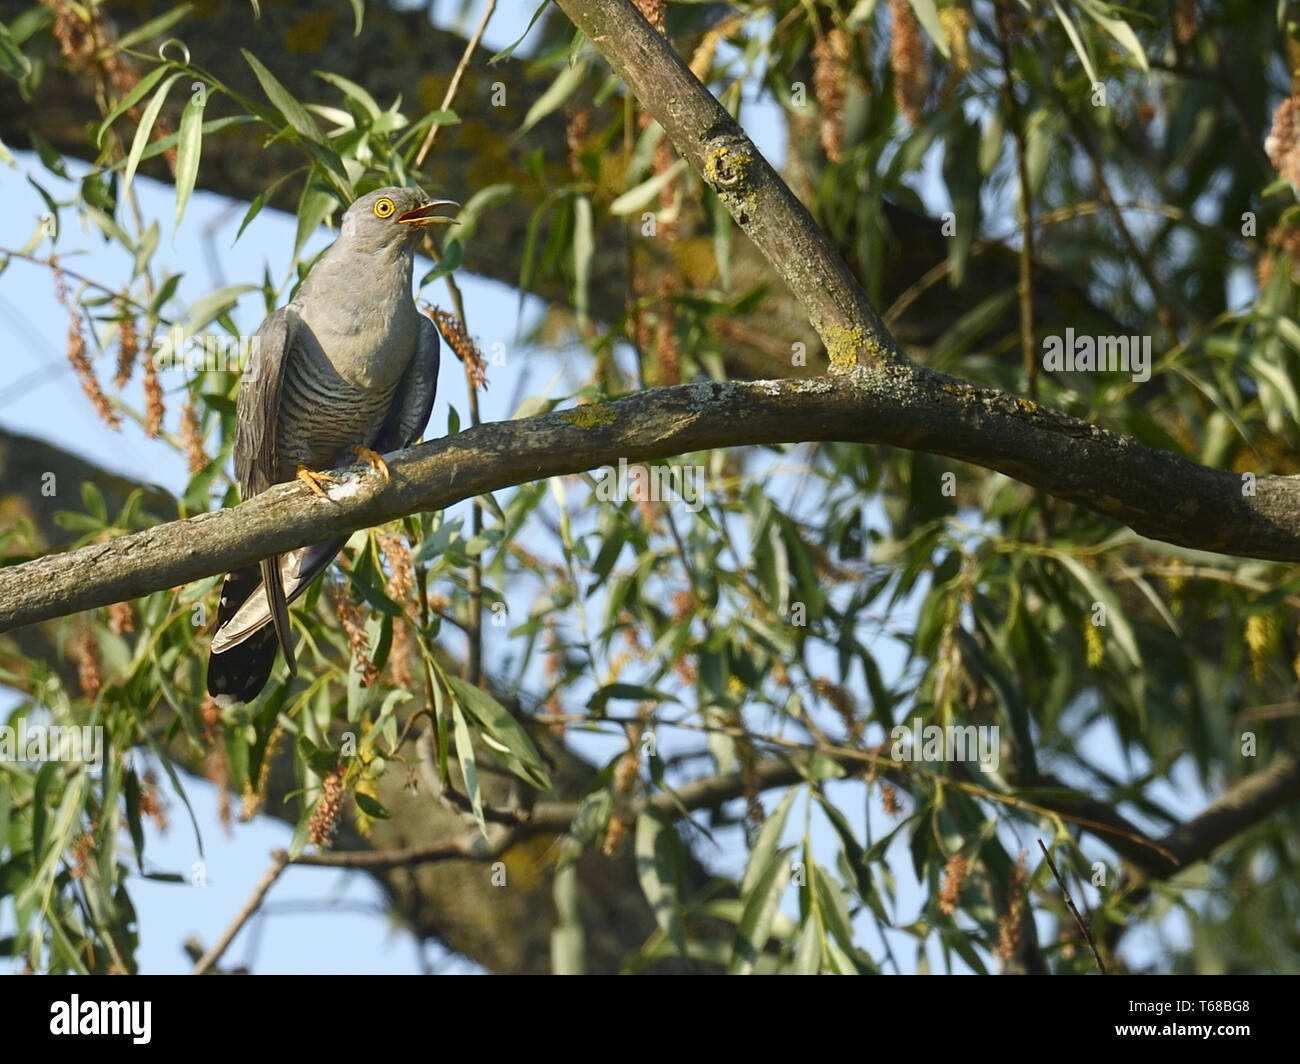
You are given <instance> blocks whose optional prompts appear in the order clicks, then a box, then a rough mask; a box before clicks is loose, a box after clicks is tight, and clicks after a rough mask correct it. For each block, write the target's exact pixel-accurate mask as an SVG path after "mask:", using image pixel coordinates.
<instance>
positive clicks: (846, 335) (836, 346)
mask: <svg viewBox="0 0 1300 1064" xmlns="http://www.w3.org/2000/svg"><path fill="white" fill-rule="evenodd" d="M862 345H863V337H862V330H861V329H860V328H859V327H858V326H856V325H855V326H853V327H852V328H850V327H849V326H847V325H827V326H826V354H827V355H828V356H829V358H830V360H831V365H832V366H834V367H835V368H836V369H852V368H853V367H854V366H856V365H857V364H858V349H859V348H861V347H862Z"/></svg>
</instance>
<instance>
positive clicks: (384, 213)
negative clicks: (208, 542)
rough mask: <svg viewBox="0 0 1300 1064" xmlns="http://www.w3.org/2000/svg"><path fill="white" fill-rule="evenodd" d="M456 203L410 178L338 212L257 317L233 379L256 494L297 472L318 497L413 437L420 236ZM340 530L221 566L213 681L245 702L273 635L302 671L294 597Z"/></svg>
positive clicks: (428, 345)
mask: <svg viewBox="0 0 1300 1064" xmlns="http://www.w3.org/2000/svg"><path fill="white" fill-rule="evenodd" d="M443 206H456V204H454V203H452V202H451V201H450V200H430V199H429V198H428V197H427V196H426V195H424V194H423V193H422V192H420V191H418V190H416V189H408V188H381V189H379V190H377V191H375V192H371V193H370V194H369V195H367V196H362V197H361V198H360V199H358V200H357V201H356V202H355V203H353V204H352V206H351V207H349V208H348V209H347V211H346V213H345V214H344V215H343V224H342V227H341V229H340V232H339V237H338V239H337V240H336V241H335V242H334V243H333V244H332V245H331V246H330V248H329V249H328V250H327V251H326V252H325V254H324V255H322V256H321V258H320V260H319V261H318V262H317V263H316V265H315V267H314V268H313V269H312V271H311V273H309V274H308V275H307V279H306V280H305V281H304V282H303V283H302V287H301V288H300V289H299V291H298V296H297V298H296V299H294V300H293V301H292V302H291V303H289V304H288V305H287V306H285V307H282V308H281V309H279V310H277V311H276V312H275V313H274V314H272V315H271V316H270V317H268V318H267V319H266V321H265V322H263V323H262V327H261V328H260V329H258V330H257V333H256V335H255V336H254V337H253V342H252V345H251V346H252V351H251V358H250V360H249V363H248V365H247V366H246V367H245V368H244V374H243V377H242V379H241V380H240V384H239V400H238V403H237V406H236V416H235V473H236V476H237V477H238V480H239V490H240V494H241V496H242V497H243V498H244V499H249V498H251V497H252V496H254V495H257V494H258V493H259V492H263V491H266V489H267V488H269V487H270V486H271V485H273V484H279V483H283V482H285V481H290V480H294V479H300V480H303V481H304V482H305V483H306V484H307V486H308V487H310V488H311V489H312V490H313V491H314V492H316V493H317V494H319V495H324V494H325V491H324V489H323V487H322V485H323V484H325V483H327V482H328V481H329V479H330V478H329V477H328V476H326V475H325V474H323V473H321V472H319V470H324V469H333V468H335V467H337V466H340V465H344V464H346V463H348V462H349V461H352V460H353V459H354V458H360V459H362V460H363V461H365V462H366V463H367V464H369V465H371V466H372V467H373V468H375V469H376V470H377V471H379V472H380V473H382V474H383V475H384V477H385V478H386V477H387V476H388V467H387V466H386V465H385V464H384V460H383V458H382V457H381V455H382V454H383V453H384V452H388V451H394V450H399V449H400V448H402V447H407V446H409V445H410V444H412V443H415V442H417V441H418V440H419V439H420V436H421V435H422V433H423V432H424V426H425V424H426V423H427V422H428V420H429V413H430V411H431V410H432V408H433V396H434V391H435V389H436V388H437V383H438V346H439V345H438V330H437V329H436V328H435V327H434V324H433V322H431V321H430V320H429V319H428V318H427V317H425V316H424V315H423V314H421V313H419V311H418V310H416V307H415V303H414V301H413V300H412V298H411V272H412V267H413V264H414V258H415V243H416V237H417V235H418V234H419V232H420V230H421V229H423V228H425V227H426V226H430V225H435V224H437V223H439V222H449V221H451V219H450V218H446V217H442V216H439V215H436V214H434V213H433V212H434V211H435V210H436V209H437V208H439V207H443ZM345 542H346V537H344V538H340V539H334V540H330V541H329V542H326V543H317V544H314V545H313V546H310V547H302V548H299V549H298V550H295V551H292V552H290V553H288V554H285V555H283V556H280V557H275V558H268V559H266V560H265V561H263V562H260V563H258V564H255V565H250V566H246V567H245V568H243V569H239V570H237V571H235V572H233V573H231V574H230V575H229V576H227V577H226V580H225V583H224V584H223V586H222V589H221V606H220V609H219V611H218V614H217V630H216V634H215V635H214V636H213V639H212V649H211V654H210V655H209V657H208V691H209V692H210V693H211V694H212V695H213V696H222V695H224V696H226V697H227V698H230V699H232V700H235V701H240V702H247V701H251V700H252V699H253V698H255V697H256V696H257V694H258V693H259V692H260V691H261V690H262V688H263V687H265V686H266V681H267V679H268V678H269V677H270V675H271V669H272V668H273V667H274V665H275V655H276V648H277V646H278V647H279V648H280V649H282V650H283V651H284V657H285V662H286V663H287V664H288V666H289V673H290V674H291V675H297V665H296V662H295V659H294V651H293V643H292V641H291V639H290V635H289V608H288V607H289V603H290V602H292V601H293V600H294V599H296V598H297V597H298V596H299V595H301V594H302V593H303V592H304V591H306V590H307V588H308V587H309V586H310V585H311V582H312V581H313V580H314V579H315V578H316V577H317V576H318V575H319V574H320V573H321V572H323V571H324V570H325V568H326V567H327V566H328V565H329V563H330V561H331V560H332V559H333V558H334V556H335V555H336V554H338V552H339V550H340V549H342V547H343V544H344V543H345Z"/></svg>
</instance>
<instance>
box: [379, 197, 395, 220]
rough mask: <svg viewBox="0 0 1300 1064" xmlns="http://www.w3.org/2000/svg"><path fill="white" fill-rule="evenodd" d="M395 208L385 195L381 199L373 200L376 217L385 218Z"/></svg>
mask: <svg viewBox="0 0 1300 1064" xmlns="http://www.w3.org/2000/svg"><path fill="white" fill-rule="evenodd" d="M395 210H397V208H396V207H394V206H393V201H392V200H390V199H389V198H388V197H387V196H385V197H384V198H383V199H377V200H375V217H376V218H387V217H388V216H389V215H390V214H392V213H393V211H395Z"/></svg>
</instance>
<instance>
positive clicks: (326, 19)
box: [284, 11, 336, 52]
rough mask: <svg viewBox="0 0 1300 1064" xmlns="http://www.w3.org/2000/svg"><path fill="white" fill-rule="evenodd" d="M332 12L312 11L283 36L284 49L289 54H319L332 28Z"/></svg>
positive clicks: (333, 15)
mask: <svg viewBox="0 0 1300 1064" xmlns="http://www.w3.org/2000/svg"><path fill="white" fill-rule="evenodd" d="M335 18H336V16H335V14H334V13H333V12H332V11H313V12H312V13H311V14H309V15H304V16H303V17H302V18H301V19H299V20H298V21H297V22H295V23H294V25H293V27H292V28H291V29H290V30H289V32H288V33H286V34H285V35H284V47H285V48H286V50H288V51H290V52H319V51H320V50H321V48H322V47H324V44H325V40H326V38H327V37H329V35H330V30H332V29H333V28H334V20H335Z"/></svg>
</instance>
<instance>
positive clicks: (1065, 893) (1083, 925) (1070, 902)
mask: <svg viewBox="0 0 1300 1064" xmlns="http://www.w3.org/2000/svg"><path fill="white" fill-rule="evenodd" d="M1038 848H1039V849H1040V850H1042V851H1043V856H1044V857H1046V858H1047V867H1048V868H1050V869H1051V870H1052V875H1053V876H1054V877H1055V878H1056V882H1057V885H1058V886H1059V887H1060V888H1061V896H1062V897H1063V898H1065V904H1066V905H1067V906H1068V907H1069V909H1070V912H1071V913H1072V914H1073V915H1074V922H1075V923H1076V924H1078V925H1079V930H1080V931H1082V932H1083V937H1084V938H1086V939H1087V940H1088V948H1089V949H1090V950H1092V959H1093V960H1095V961H1096V962H1097V970H1098V971H1100V972H1101V974H1102V975H1105V974H1106V964H1105V962H1104V961H1103V960H1102V959H1101V954H1100V953H1098V952H1097V943H1096V942H1094V941H1093V938H1092V928H1091V927H1089V926H1088V922H1087V921H1086V920H1085V919H1084V918H1083V917H1082V916H1080V915H1079V910H1078V909H1076V908H1075V907H1074V899H1073V898H1071V897H1070V889H1069V888H1068V887H1067V886H1066V885H1065V880H1064V879H1062V878H1061V873H1060V872H1058V871H1057V870H1056V862H1055V861H1053V860H1052V855H1051V854H1050V853H1048V852H1047V847H1046V846H1044V845H1043V840H1042V839H1039V840H1038Z"/></svg>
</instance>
